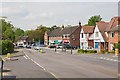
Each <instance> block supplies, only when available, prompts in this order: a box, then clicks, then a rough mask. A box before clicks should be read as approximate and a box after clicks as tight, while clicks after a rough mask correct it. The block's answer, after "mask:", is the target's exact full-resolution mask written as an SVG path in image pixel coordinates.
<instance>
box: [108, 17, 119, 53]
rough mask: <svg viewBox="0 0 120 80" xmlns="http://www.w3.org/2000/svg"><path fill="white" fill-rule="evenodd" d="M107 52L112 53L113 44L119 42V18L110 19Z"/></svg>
mask: <svg viewBox="0 0 120 80" xmlns="http://www.w3.org/2000/svg"><path fill="white" fill-rule="evenodd" d="M107 31H108V51H112V50H113V47H114V44H115V43H118V42H119V41H120V17H114V18H112V19H111V21H110V23H109V25H108V28H107Z"/></svg>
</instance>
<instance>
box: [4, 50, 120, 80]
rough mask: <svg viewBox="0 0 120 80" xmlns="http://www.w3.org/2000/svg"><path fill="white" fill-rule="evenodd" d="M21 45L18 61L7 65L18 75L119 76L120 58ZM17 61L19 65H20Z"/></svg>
mask: <svg viewBox="0 0 120 80" xmlns="http://www.w3.org/2000/svg"><path fill="white" fill-rule="evenodd" d="M43 51H45V53H40V52H39V51H36V50H34V49H25V48H24V49H20V50H19V54H25V55H24V56H21V57H19V60H18V61H7V62H5V66H6V67H8V68H10V69H12V70H13V72H12V73H13V75H16V76H17V77H18V78H21V77H22V78H26V77H27V78H31V77H32V78H45V77H47V78H54V77H55V78H117V77H118V62H117V61H116V60H115V61H112V60H111V61H108V60H104V59H102V58H101V56H99V55H92V56H91V55H77V54H69V53H65V52H62V51H60V50H59V51H57V52H55V51H54V50H51V49H47V48H43ZM16 64H17V65H16Z"/></svg>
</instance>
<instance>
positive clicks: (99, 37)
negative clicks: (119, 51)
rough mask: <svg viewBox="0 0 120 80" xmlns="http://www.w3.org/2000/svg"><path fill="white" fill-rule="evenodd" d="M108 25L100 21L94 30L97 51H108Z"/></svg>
mask: <svg viewBox="0 0 120 80" xmlns="http://www.w3.org/2000/svg"><path fill="white" fill-rule="evenodd" d="M107 25H108V23H106V22H104V21H100V22H97V23H96V26H95V29H94V48H95V49H96V50H106V49H107V46H108V33H107V32H106V28H107Z"/></svg>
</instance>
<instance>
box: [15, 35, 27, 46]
mask: <svg viewBox="0 0 120 80" xmlns="http://www.w3.org/2000/svg"><path fill="white" fill-rule="evenodd" d="M27 44H28V36H22V37H20V39H19V40H18V41H17V42H16V46H18V47H25V46H26V45H27Z"/></svg>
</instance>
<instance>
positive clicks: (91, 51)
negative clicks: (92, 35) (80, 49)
mask: <svg viewBox="0 0 120 80" xmlns="http://www.w3.org/2000/svg"><path fill="white" fill-rule="evenodd" d="M87 53H97V51H96V50H87Z"/></svg>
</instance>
